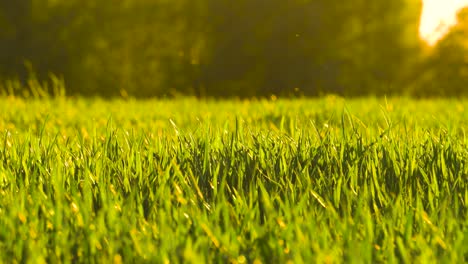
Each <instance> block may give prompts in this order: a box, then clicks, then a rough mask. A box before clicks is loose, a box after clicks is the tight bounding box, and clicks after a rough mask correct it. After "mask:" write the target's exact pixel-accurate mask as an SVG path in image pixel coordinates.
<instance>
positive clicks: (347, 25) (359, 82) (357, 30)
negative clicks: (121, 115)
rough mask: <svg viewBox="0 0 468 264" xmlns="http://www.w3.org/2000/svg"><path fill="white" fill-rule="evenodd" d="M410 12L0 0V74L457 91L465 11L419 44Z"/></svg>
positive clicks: (117, 85)
mask: <svg viewBox="0 0 468 264" xmlns="http://www.w3.org/2000/svg"><path fill="white" fill-rule="evenodd" d="M421 7H422V4H421V1H420V0H393V1H366V0H346V1H341V2H340V4H336V3H334V2H333V1H323V0H292V1H283V0H268V1H266V0H240V1H227V0H198V1H196V2H195V1H190V0H172V1H167V0H125V1H117V2H116V1H111V0H102V1H93V0H53V1H52V0H17V1H8V0H2V1H0V79H1V80H3V82H2V83H3V86H8V85H7V84H5V83H6V80H11V79H16V80H18V81H20V83H22V84H23V85H19V86H17V89H19V90H20V89H23V88H21V87H24V86H25V85H24V84H27V80H28V79H29V78H30V75H31V73H32V72H34V73H35V77H37V79H38V80H40V81H42V80H48V79H49V76H50V74H51V73H53V74H55V75H56V76H59V77H60V78H63V79H64V80H65V81H66V84H67V87H68V88H67V92H68V93H69V94H71V95H76V94H81V95H102V96H115V95H124V96H125V95H132V96H138V97H146V96H173V95H178V94H184V95H196V96H240V97H250V96H270V95H271V94H276V95H287V96H298V95H319V94H323V93H336V94H342V95H365V94H376V95H381V94H409V95H418V96H422V95H425V96H431V95H434V96H435V95H452V96H453V95H461V94H466V93H467V91H468V89H464V87H463V84H464V83H466V76H467V74H466V72H467V70H466V56H461V55H460V54H466V47H465V46H466V42H467V41H466V32H465V31H466V29H465V28H466V27H467V24H468V23H467V22H466V18H465V17H466V16H464V15H462V16H461V23H460V24H459V25H458V26H457V27H456V28H454V29H453V31H452V32H451V33H450V34H449V35H448V36H447V37H446V38H445V39H444V40H443V41H441V42H440V43H439V44H438V45H437V46H436V47H435V48H430V49H429V48H428V47H426V46H425V44H424V43H423V42H422V41H421V40H420V39H419V37H418V26H419V17H420V13H421ZM60 78H59V79H60ZM10 86H11V84H10ZM13 86H14V85H13ZM15 87H16V86H15ZM26 87H27V85H26ZM10 88H11V87H10Z"/></svg>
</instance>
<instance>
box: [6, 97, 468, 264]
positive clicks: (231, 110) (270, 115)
mask: <svg viewBox="0 0 468 264" xmlns="http://www.w3.org/2000/svg"><path fill="white" fill-rule="evenodd" d="M274 99H275V98H272V100H258V101H209V100H207V101H197V100H194V99H181V100H176V101H174V100H147V101H135V100H128V101H124V100H113V101H102V100H100V99H94V100H90V99H80V98H76V99H66V98H64V97H57V98H55V99H47V98H45V99H40V100H39V99H34V98H32V99H29V100H24V99H20V98H18V97H15V96H7V97H3V98H2V99H1V103H0V111H1V112H2V117H1V118H0V127H2V128H3V129H4V130H3V131H2V132H1V133H0V134H1V138H2V140H0V197H1V199H0V252H1V253H0V262H28V261H33V262H111V261H113V262H114V263H121V262H142V261H145V262H168V261H169V262H175V263H177V262H195V263H200V262H233V263H244V262H248V263H252V262H257V263H259V262H275V263H276V262H287V261H293V262H296V263H302V262H306V263H314V262H320V263H323V262H327V263H329V262H364V263H371V262H372V263H374V262H378V263H379V262H380V263H383V262H405V263H415V262H420V263H431V262H442V263H463V262H466V260H467V259H466V258H467V255H468V251H467V247H466V228H467V224H468V222H467V219H468V218H467V216H466V204H467V202H468V188H467V186H466V184H467V181H466V179H467V176H468V164H467V161H468V152H467V149H468V146H467V143H468V141H467V138H466V135H465V132H466V131H465V129H466V127H467V125H468V112H467V109H466V105H467V104H466V101H461V100H426V101H414V100H408V99H404V98H403V99H398V98H394V99H390V100H385V101H383V100H380V99H379V100H378V99H372V98H366V99H355V100H350V101H346V102H345V101H343V100H342V99H340V98H337V97H327V98H324V99H316V100H298V101H287V100H274ZM454 113H456V114H454Z"/></svg>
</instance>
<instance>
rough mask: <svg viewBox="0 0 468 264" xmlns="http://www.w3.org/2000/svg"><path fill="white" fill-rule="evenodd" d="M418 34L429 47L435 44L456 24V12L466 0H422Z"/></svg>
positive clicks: (467, 0)
mask: <svg viewBox="0 0 468 264" xmlns="http://www.w3.org/2000/svg"><path fill="white" fill-rule="evenodd" d="M423 2H424V3H423V11H422V15H421V25H420V28H419V33H420V35H421V37H422V38H423V39H424V40H426V41H427V43H428V44H429V45H433V44H435V43H436V42H437V41H438V40H439V39H440V38H442V37H443V36H444V35H445V34H446V33H447V31H448V29H449V28H450V27H451V26H453V25H454V24H456V22H457V11H458V10H460V9H461V8H463V7H465V6H468V0H424V1H423Z"/></svg>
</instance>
